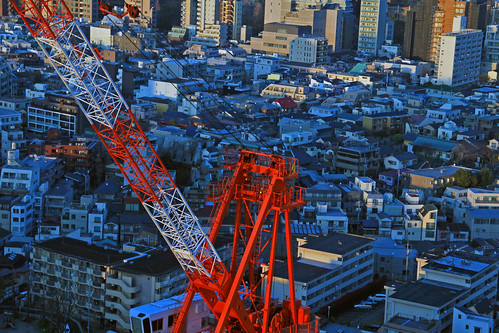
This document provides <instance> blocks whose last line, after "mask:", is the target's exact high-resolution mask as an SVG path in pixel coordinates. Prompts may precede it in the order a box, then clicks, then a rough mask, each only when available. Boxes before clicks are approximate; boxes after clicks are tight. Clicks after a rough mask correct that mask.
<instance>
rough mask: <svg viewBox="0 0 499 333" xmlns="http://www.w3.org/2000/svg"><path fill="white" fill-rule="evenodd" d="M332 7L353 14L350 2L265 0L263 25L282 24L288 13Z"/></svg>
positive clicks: (344, 0) (334, 0)
mask: <svg viewBox="0 0 499 333" xmlns="http://www.w3.org/2000/svg"><path fill="white" fill-rule="evenodd" d="M328 5H333V6H338V8H339V9H342V10H345V11H346V12H348V13H353V5H352V1H351V0H307V1H296V0H265V13H264V24H267V23H273V22H283V21H284V17H285V16H286V15H288V14H289V13H296V12H300V11H302V10H304V9H314V8H315V9H320V8H321V7H324V6H328Z"/></svg>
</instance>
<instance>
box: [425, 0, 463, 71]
mask: <svg viewBox="0 0 499 333" xmlns="http://www.w3.org/2000/svg"><path fill="white" fill-rule="evenodd" d="M465 10H466V2H465V1H455V0H439V1H438V8H437V10H436V11H435V12H434V14H433V29H432V34H431V46H430V61H435V60H436V59H437V53H438V43H439V39H440V36H441V35H442V34H444V33H447V32H451V31H452V30H453V29H452V27H453V24H454V17H456V16H464V14H465Z"/></svg>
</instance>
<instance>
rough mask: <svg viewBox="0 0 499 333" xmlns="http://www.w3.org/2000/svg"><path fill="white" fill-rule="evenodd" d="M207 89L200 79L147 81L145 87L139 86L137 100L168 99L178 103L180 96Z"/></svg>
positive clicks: (206, 85)
mask: <svg viewBox="0 0 499 333" xmlns="http://www.w3.org/2000/svg"><path fill="white" fill-rule="evenodd" d="M208 89H209V87H208V84H207V83H206V82H205V81H204V80H202V79H182V78H176V79H171V80H166V81H159V80H149V81H148V84H147V86H140V91H139V92H138V94H137V98H140V97H159V98H169V99H172V100H175V101H176V102H177V103H178V102H180V100H181V98H182V95H185V94H192V93H195V92H196V91H207V90H208Z"/></svg>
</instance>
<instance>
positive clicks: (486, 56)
mask: <svg viewBox="0 0 499 333" xmlns="http://www.w3.org/2000/svg"><path fill="white" fill-rule="evenodd" d="M497 43H499V25H498V24H491V25H488V26H487V30H486V32H485V42H484V44H483V61H482V70H481V72H482V73H487V72H488V71H491V70H495V69H497V64H498V63H499V49H498V48H497V45H498V44H497Z"/></svg>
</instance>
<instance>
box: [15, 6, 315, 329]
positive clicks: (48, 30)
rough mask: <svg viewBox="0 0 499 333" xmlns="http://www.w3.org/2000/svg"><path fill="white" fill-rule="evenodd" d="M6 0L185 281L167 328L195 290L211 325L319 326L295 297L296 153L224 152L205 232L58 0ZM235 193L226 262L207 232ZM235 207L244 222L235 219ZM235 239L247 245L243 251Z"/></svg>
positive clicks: (299, 196) (298, 196)
mask: <svg viewBox="0 0 499 333" xmlns="http://www.w3.org/2000/svg"><path fill="white" fill-rule="evenodd" d="M11 2H12V5H13V6H14V8H15V9H16V11H17V12H18V14H19V15H20V16H21V19H22V20H23V21H24V23H25V24H26V26H27V27H28V29H29V30H30V32H31V34H32V35H33V37H34V39H35V40H36V41H37V42H38V44H39V46H40V48H41V49H42V50H43V52H44V53H45V56H46V57H47V59H48V60H49V61H50V62H51V64H52V66H53V67H54V69H55V71H56V73H57V74H58V75H59V76H60V78H61V79H62V81H63V82H64V84H65V85H66V87H67V89H68V90H69V91H70V92H71V93H72V95H73V96H74V98H75V99H76V101H77V103H78V105H79V106H80V108H81V109H82V111H83V113H84V114H85V116H86V117H87V119H88V121H89V122H90V124H91V125H92V127H93V128H94V130H95V132H96V133H97V135H98V136H99V137H100V139H101V141H102V142H103V144H104V145H105V147H106V148H107V150H108V152H109V154H110V155H111V157H112V158H113V159H114V161H115V163H116V164H117V165H118V167H119V168H120V170H121V171H122V173H123V175H124V176H125V178H126V180H127V181H128V183H129V184H130V186H131V188H132V189H133V190H134V192H135V193H136V195H137V196H138V198H139V200H140V201H141V203H142V205H143V206H144V208H145V210H146V211H147V213H148V214H149V216H150V217H151V219H152V220H153V222H154V223H155V225H156V227H157V228H158V229H159V231H160V232H161V234H162V236H163V237H164V239H165V240H166V242H167V243H168V245H169V247H170V249H171V250H172V252H173V253H174V255H175V256H176V258H177V259H178V261H179V263H180V265H181V266H182V268H183V269H184V271H185V272H186V275H187V277H188V278H189V280H190V282H191V283H190V287H189V291H188V293H187V298H186V302H185V303H184V306H183V307H182V309H181V310H180V311H179V318H178V319H177V321H176V324H175V325H174V326H175V327H174V331H175V332H179V331H180V326H181V325H182V321H183V319H185V314H186V311H187V309H188V307H189V304H190V300H192V297H193V295H194V293H196V292H197V293H200V294H201V296H202V297H203V299H204V300H205V302H206V304H207V305H208V306H209V307H210V309H211V311H212V312H213V314H214V315H215V316H216V317H217V319H218V323H217V327H216V328H215V332H217V333H219V332H222V331H225V330H227V331H244V332H248V333H253V332H262V333H267V332H278V331H280V330H281V329H283V328H290V329H291V328H293V331H296V332H305V331H306V332H310V331H312V332H317V320H315V321H314V320H312V318H311V314H310V309H309V308H308V307H306V306H301V302H300V301H296V300H295V297H294V277H293V267H292V262H293V261H292V244H291V231H290V217H289V213H290V211H291V210H293V209H295V208H296V207H298V206H300V205H302V204H304V201H303V199H302V196H303V189H302V188H298V187H292V186H289V184H288V181H291V180H293V179H296V178H297V177H298V161H297V160H295V159H291V158H284V157H282V156H276V155H272V154H266V153H261V152H252V151H247V150H241V151H240V152H239V153H237V154H232V155H230V154H229V155H228V159H227V165H226V167H228V168H230V169H232V170H233V172H234V176H233V177H232V179H231V180H230V181H227V182H224V183H222V184H221V186H218V187H216V190H214V191H213V192H212V197H213V200H214V201H216V202H218V204H217V207H218V210H215V213H214V215H213V220H212V226H211V230H210V235H209V236H208V235H206V233H205V232H204V231H203V229H202V228H201V225H200V224H199V222H198V219H197V218H196V216H195V215H194V214H193V212H192V211H191V209H190V208H189V206H188V204H187V202H186V201H185V199H184V197H183V196H182V194H181V192H180V191H179V189H178V187H177V186H176V185H175V183H174V182H173V180H172V178H171V176H170V175H169V173H168V171H167V169H166V168H165V166H164V165H163V163H162V162H161V160H160V158H159V157H158V155H157V153H156V151H155V150H154V148H153V146H152V145H151V142H150V141H149V139H148V138H147V136H146V134H145V133H144V132H143V131H142V129H141V128H140V126H139V124H138V122H137V119H136V118H135V117H134V115H133V114H132V112H131V110H130V108H129V106H128V105H127V103H126V102H125V100H124V98H123V96H122V95H121V93H120V92H119V90H118V88H117V87H116V84H115V83H114V82H113V80H112V78H111V77H110V75H109V73H108V72H107V71H106V69H105V67H104V66H103V64H102V62H101V60H100V58H101V56H100V54H99V52H98V51H97V49H95V48H93V47H92V45H91V44H90V42H89V41H88V39H87V38H86V37H85V34H84V33H83V31H82V28H81V27H80V24H79V22H78V20H77V19H75V18H74V17H73V15H72V14H71V11H70V10H69V9H68V7H67V5H66V3H65V2H64V0H22V2H21V4H20V5H18V4H17V3H16V0H11ZM234 201H237V205H238V206H237V207H238V209H237V210H238V214H239V215H238V216H239V217H236V225H235V232H234V246H233V255H232V262H231V266H230V271H229V270H227V269H226V267H225V266H224V264H223V262H222V260H221V258H220V256H219V255H218V254H217V251H216V250H215V248H214V246H213V241H214V240H215V239H216V236H217V233H218V230H219V228H220V225H221V223H222V220H223V218H224V215H225V213H226V212H227V210H228V207H229V205H230V204H231V202H234ZM252 206H256V207H259V209H260V210H259V213H258V214H256V215H254V214H253V212H251V208H250V207H252ZM242 211H244V215H245V219H244V221H242V220H241V218H240V216H241V214H240V213H241V212H242ZM271 212H272V214H273V215H274V216H273V222H271V224H272V225H273V227H272V238H271V241H270V240H269V241H267V242H265V239H264V238H263V237H262V232H263V226H264V223H265V222H266V221H267V220H268V218H269V216H270V215H269V214H271ZM281 214H284V220H285V226H286V247H287V257H288V280H289V295H290V297H289V298H288V299H287V300H285V302H283V305H282V306H280V307H279V306H276V305H275V304H273V303H274V302H272V300H271V289H272V279H273V276H274V275H273V274H274V263H275V256H276V246H275V244H276V239H277V232H278V227H279V223H280V216H281ZM269 243H271V255H270V256H271V258H270V263H269V264H268V265H267V264H265V263H263V261H262V260H261V254H262V253H263V250H264V248H265V247H266V246H267V245H268V244H269ZM238 244H243V245H244V246H245V248H244V253H243V254H242V256H240V257H239V254H238V249H239V246H238ZM264 266H265V267H264ZM263 268H268V269H266V271H264V270H263ZM258 269H259V270H258ZM259 272H260V273H259ZM246 273H248V274H246ZM246 275H247V276H248V278H246ZM246 280H247V281H246ZM264 281H266V282H264ZM264 284H265V285H266V287H265V286H264ZM259 294H264V295H263V296H261V295H259ZM250 303H251V304H250Z"/></svg>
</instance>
